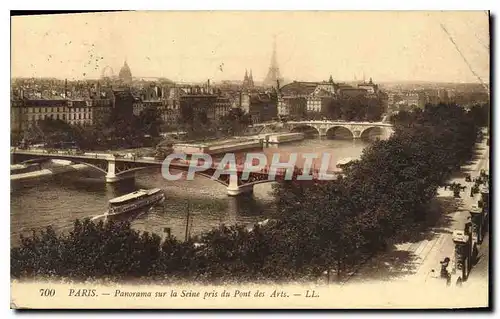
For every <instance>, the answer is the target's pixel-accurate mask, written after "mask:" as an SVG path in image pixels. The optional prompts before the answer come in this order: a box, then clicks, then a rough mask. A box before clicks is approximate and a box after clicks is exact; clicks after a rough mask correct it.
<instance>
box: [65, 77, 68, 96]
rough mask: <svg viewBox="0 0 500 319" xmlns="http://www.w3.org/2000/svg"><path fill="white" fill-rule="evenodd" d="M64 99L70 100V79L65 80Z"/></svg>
mask: <svg viewBox="0 0 500 319" xmlns="http://www.w3.org/2000/svg"><path fill="white" fill-rule="evenodd" d="M64 98H65V99H67V98H68V79H65V80H64Z"/></svg>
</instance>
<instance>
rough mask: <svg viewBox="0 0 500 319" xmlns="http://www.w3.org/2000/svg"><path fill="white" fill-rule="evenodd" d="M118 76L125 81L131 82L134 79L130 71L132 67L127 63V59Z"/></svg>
mask: <svg viewBox="0 0 500 319" xmlns="http://www.w3.org/2000/svg"><path fill="white" fill-rule="evenodd" d="M118 77H119V78H120V80H122V81H125V82H130V81H131V80H132V72H130V67H129V66H128V64H127V61H125V63H123V66H122V68H121V69H120V73H118Z"/></svg>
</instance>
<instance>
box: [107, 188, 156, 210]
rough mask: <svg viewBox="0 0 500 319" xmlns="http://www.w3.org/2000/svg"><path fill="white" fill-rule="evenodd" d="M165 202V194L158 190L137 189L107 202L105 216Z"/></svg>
mask: <svg viewBox="0 0 500 319" xmlns="http://www.w3.org/2000/svg"><path fill="white" fill-rule="evenodd" d="M164 200H165V194H164V193H163V192H162V191H161V189H159V188H153V189H139V190H137V191H135V192H132V193H129V194H125V195H122V196H119V197H116V198H113V199H110V200H109V210H108V213H107V214H106V215H108V216H109V215H119V214H124V213H128V212H132V211H136V210H138V209H141V208H147V207H151V206H153V205H155V204H157V203H160V202H162V201H164Z"/></svg>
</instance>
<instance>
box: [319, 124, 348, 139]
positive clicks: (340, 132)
mask: <svg viewBox="0 0 500 319" xmlns="http://www.w3.org/2000/svg"><path fill="white" fill-rule="evenodd" d="M325 135H326V137H328V138H340V139H353V138H354V137H355V133H354V132H353V131H351V130H350V129H349V128H347V127H345V126H343V125H334V126H331V127H329V128H328V129H327V130H326V131H325Z"/></svg>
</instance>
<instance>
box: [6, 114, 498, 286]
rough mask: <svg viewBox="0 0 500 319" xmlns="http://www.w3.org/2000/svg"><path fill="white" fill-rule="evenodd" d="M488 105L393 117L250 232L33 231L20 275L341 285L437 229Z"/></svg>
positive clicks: (78, 224) (18, 250)
mask: <svg viewBox="0 0 500 319" xmlns="http://www.w3.org/2000/svg"><path fill="white" fill-rule="evenodd" d="M488 110H489V106H488V105H483V106H476V107H473V108H472V109H471V110H469V111H467V110H465V109H464V108H462V107H460V106H457V105H445V104H439V105H428V106H426V108H425V110H417V111H414V112H400V113H399V114H398V115H397V116H395V117H394V118H393V123H394V127H395V134H394V135H393V136H392V137H391V138H390V139H388V140H383V141H376V142H374V143H373V144H372V145H371V146H370V147H368V148H367V149H366V150H365V151H364V152H363V154H362V156H361V158H360V159H359V160H357V161H354V162H351V163H349V164H348V165H347V166H346V167H344V170H345V174H344V176H343V178H340V179H338V180H335V181H317V182H313V181H308V182H305V183H304V182H298V181H284V182H281V183H279V184H277V185H275V186H274V187H275V188H274V193H275V196H276V201H277V204H276V207H277V209H276V216H274V217H273V219H271V221H270V222H268V223H267V224H263V225H260V224H257V225H255V227H254V228H253V229H251V230H249V229H248V228H245V227H243V226H240V225H235V226H224V225H221V226H220V227H218V228H215V229H213V230H212V231H210V232H207V233H204V234H202V235H201V236H198V237H196V238H190V239H188V240H186V241H181V240H178V239H176V238H174V237H167V238H166V239H163V240H162V239H161V237H160V236H158V235H156V234H150V233H147V232H142V233H141V232H138V231H136V230H134V229H132V228H131V227H130V224H129V223H127V222H111V221H110V222H107V223H104V222H102V221H100V222H93V221H90V220H88V219H86V220H83V221H80V220H76V221H75V222H74V225H73V228H72V230H71V231H69V232H67V233H56V232H55V231H54V230H53V229H52V228H50V227H49V228H48V229H46V230H44V231H41V232H35V231H33V234H32V235H31V236H28V237H22V238H21V244H20V246H19V247H14V248H12V249H11V275H12V277H13V278H47V277H50V278H53V279H57V278H66V279H70V280H78V281H79V280H101V279H103V278H106V279H107V280H155V281H158V280H163V281H169V280H171V281H177V280H187V281H194V282H200V283H213V284H217V283H228V282H240V283H241V282H280V281H287V282H290V281H296V282H297V281H313V280H318V279H319V278H323V279H324V275H325V274H328V280H330V278H333V280H342V279H343V278H345V276H346V275H347V274H348V273H350V272H351V271H353V270H354V269H355V268H356V267H357V266H359V264H360V263H361V262H363V261H364V260H366V259H367V258H369V257H370V256H372V255H373V254H374V253H376V252H378V251H381V250H383V249H386V248H387V247H388V245H390V244H391V243H394V242H396V241H398V240H402V239H405V240H408V239H411V238H412V236H414V234H415V232H416V231H417V230H425V228H426V227H428V226H429V222H428V216H427V212H428V209H427V208H428V205H429V203H430V201H431V200H432V199H433V198H434V197H435V196H436V194H437V189H438V187H439V186H441V185H444V184H445V183H446V181H447V179H448V178H449V177H450V176H451V174H452V173H453V172H456V171H457V170H458V169H459V168H460V167H461V165H463V164H465V163H467V162H468V161H470V160H471V159H472V158H473V155H474V153H475V143H476V142H478V141H480V140H481V139H482V134H481V133H480V132H481V127H483V126H486V125H487V123H488Z"/></svg>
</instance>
